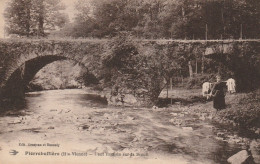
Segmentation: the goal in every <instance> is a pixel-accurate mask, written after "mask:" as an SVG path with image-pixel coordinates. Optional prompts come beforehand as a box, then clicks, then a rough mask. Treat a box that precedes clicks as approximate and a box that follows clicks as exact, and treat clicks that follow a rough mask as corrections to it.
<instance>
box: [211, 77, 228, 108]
mask: <svg viewBox="0 0 260 164" xmlns="http://www.w3.org/2000/svg"><path fill="white" fill-rule="evenodd" d="M216 79H217V82H216V83H214V86H213V88H212V91H211V93H210V96H212V97H213V107H214V108H215V109H217V111H218V110H221V109H225V108H226V103H225V96H226V94H225V91H224V88H225V87H226V82H224V81H221V76H220V75H217V76H216Z"/></svg>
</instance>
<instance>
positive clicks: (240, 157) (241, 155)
mask: <svg viewBox="0 0 260 164" xmlns="http://www.w3.org/2000/svg"><path fill="white" fill-rule="evenodd" d="M248 158H249V154H248V152H247V151H246V150H242V151H240V152H238V153H236V154H235V155H233V156H231V157H229V158H228V160H227V161H228V162H229V163H231V164H242V163H244V162H245V161H246V160H247V159H248Z"/></svg>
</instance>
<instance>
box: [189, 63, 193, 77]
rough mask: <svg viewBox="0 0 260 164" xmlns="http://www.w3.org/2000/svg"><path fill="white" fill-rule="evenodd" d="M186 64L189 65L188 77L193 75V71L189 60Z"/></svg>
mask: <svg viewBox="0 0 260 164" xmlns="http://www.w3.org/2000/svg"><path fill="white" fill-rule="evenodd" d="M188 66H189V73H190V78H192V77H193V71H192V66H191V61H189V62H188Z"/></svg>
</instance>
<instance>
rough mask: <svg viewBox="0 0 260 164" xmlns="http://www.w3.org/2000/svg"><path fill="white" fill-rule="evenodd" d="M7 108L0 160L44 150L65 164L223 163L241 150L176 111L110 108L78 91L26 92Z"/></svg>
mask: <svg viewBox="0 0 260 164" xmlns="http://www.w3.org/2000/svg"><path fill="white" fill-rule="evenodd" d="M13 108H14V107H5V109H4V112H2V114H1V117H0V129H1V130H0V156H1V155H2V156H3V155H5V156H8V157H9V156H10V154H9V151H10V150H11V149H15V150H17V151H18V152H20V154H18V155H17V157H16V158H17V159H18V158H21V160H24V159H26V158H25V157H26V156H29V154H28V151H29V152H34V151H43V150H44V151H52V152H74V154H73V153H72V154H71V156H73V157H66V158H67V159H70V160H74V158H79V159H81V158H83V157H82V156H88V157H85V158H89V159H100V158H101V159H102V158H108V159H109V160H112V161H113V160H116V161H120V159H124V160H126V159H127V160H132V161H136V160H144V161H145V160H147V161H149V160H155V161H156V160H163V161H166V162H167V161H168V162H170V163H203V164H204V163H227V162H226V161H227V159H228V157H230V156H231V155H233V154H235V153H236V152H238V151H239V150H241V148H243V147H244V146H245V145H243V144H241V143H237V142H234V143H229V142H227V141H225V140H223V138H222V139H220V138H221V135H222V134H223V133H225V132H227V131H226V130H224V129H221V128H219V126H217V125H214V123H212V121H210V120H208V119H204V118H203V119H201V118H199V117H198V116H196V115H192V114H190V113H188V112H186V111H185V110H184V108H182V107H178V106H173V107H172V108H158V109H152V108H130V107H111V106H107V102H106V100H105V99H103V98H101V97H100V96H98V95H95V94H88V93H87V92H86V91H85V90H81V89H73V90H51V91H40V92H31V93H27V94H26V97H25V102H24V104H23V105H20V106H16V107H15V108H14V109H13ZM47 144H48V145H47ZM26 151H27V154H26ZM84 153H85V154H84ZM31 155H32V154H31ZM67 156H69V155H67ZM76 156H81V157H76ZM37 158H40V157H37ZM37 158H36V159H37ZM52 159H57V160H60V159H62V158H61V157H56V156H55V157H52ZM49 160H50V159H49Z"/></svg>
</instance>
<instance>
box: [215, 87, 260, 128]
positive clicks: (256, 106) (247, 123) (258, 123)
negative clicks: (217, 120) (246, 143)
mask: <svg viewBox="0 0 260 164" xmlns="http://www.w3.org/2000/svg"><path fill="white" fill-rule="evenodd" d="M219 116H220V117H223V118H225V119H229V120H232V121H234V122H235V123H237V124H238V125H239V126H241V127H246V128H250V127H256V128H260V90H257V91H254V92H251V93H249V94H247V95H246V96H245V97H243V98H241V99H240V100H239V101H238V103H236V104H235V105H233V106H232V107H231V108H229V109H227V110H223V111H220V112H219Z"/></svg>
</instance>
